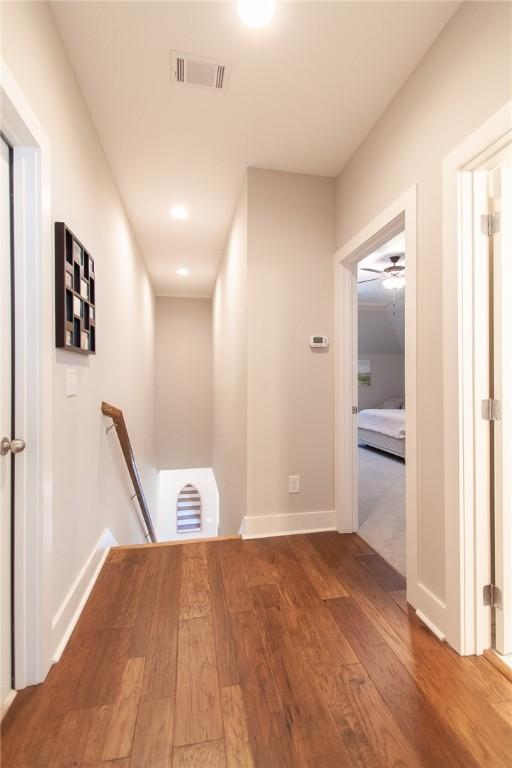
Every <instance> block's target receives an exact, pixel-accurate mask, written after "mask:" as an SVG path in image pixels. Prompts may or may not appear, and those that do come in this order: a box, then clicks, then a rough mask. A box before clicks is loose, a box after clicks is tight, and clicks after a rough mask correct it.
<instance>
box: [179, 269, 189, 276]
mask: <svg viewBox="0 0 512 768" xmlns="http://www.w3.org/2000/svg"><path fill="white" fill-rule="evenodd" d="M176 274H177V275H179V276H180V277H186V276H187V275H190V272H189V271H188V269H185V267H180V268H179V269H177V270H176Z"/></svg>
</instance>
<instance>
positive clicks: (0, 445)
mask: <svg viewBox="0 0 512 768" xmlns="http://www.w3.org/2000/svg"><path fill="white" fill-rule="evenodd" d="M25 448H26V445H25V441H24V440H18V439H14V440H9V438H8V437H2V441H1V442H0V455H1V456H6V455H7V454H8V453H21V452H22V451H24V450H25Z"/></svg>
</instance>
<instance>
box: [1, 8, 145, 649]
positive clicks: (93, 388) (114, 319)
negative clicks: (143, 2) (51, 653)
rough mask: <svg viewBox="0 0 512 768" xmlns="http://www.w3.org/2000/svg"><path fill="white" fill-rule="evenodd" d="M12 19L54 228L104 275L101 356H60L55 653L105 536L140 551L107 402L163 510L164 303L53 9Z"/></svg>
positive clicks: (5, 44) (12, 45) (15, 68)
mask: <svg viewBox="0 0 512 768" xmlns="http://www.w3.org/2000/svg"><path fill="white" fill-rule="evenodd" d="M2 15H3V19H2V22H3V24H2V56H3V57H4V59H5V62H6V64H7V66H8V67H9V69H10V71H11V73H12V74H13V76H14V78H15V79H16V81H17V83H18V86H19V87H20V89H21V90H22V92H23V93H24V95H25V98H26V99H27V101H28V103H29V104H30V107H31V109H32V110H33V112H34V113H35V115H36V117H37V119H38V120H39V122H40V123H41V125H42V127H43V129H44V131H45V132H46V134H47V136H48V138H49V142H50V150H51V185H52V187H51V218H52V222H53V221H64V222H66V224H68V225H69V227H70V228H71V229H72V230H73V232H75V233H76V235H77V236H78V237H79V238H80V240H82V242H83V243H84V244H85V245H86V247H87V248H88V249H89V251H90V253H91V254H92V256H93V257H94V258H95V265H96V273H97V355H96V356H90V357H85V356H82V355H78V354H76V353H69V352H64V351H62V350H54V369H53V380H54V392H53V417H54V424H53V429H54V431H53V519H52V521H51V529H52V531H53V534H52V563H53V568H52V571H51V573H48V574H47V578H48V579H49V580H50V581H51V585H52V586H51V602H52V606H51V610H52V614H53V619H54V626H53V627H52V628H50V627H49V628H48V632H49V633H50V635H49V636H50V640H49V643H48V645H49V646H50V647H52V648H53V649H56V648H57V647H58V646H59V644H60V642H61V641H62V639H63V637H64V636H65V632H66V630H67V628H68V625H69V621H70V620H71V618H72V616H73V614H74V612H75V611H76V608H77V607H78V605H79V601H80V598H81V597H82V595H83V590H84V588H85V587H86V585H87V580H88V579H89V577H90V576H91V569H90V566H91V563H93V564H94V562H95V560H94V552H95V549H96V547H97V546H98V543H99V542H100V541H102V536H103V533H104V531H105V529H110V530H111V531H112V532H113V535H114V536H115V538H116V539H117V541H119V542H136V541H141V540H142V535H141V529H140V525H139V522H138V520H137V517H136V514H135V511H134V508H133V507H132V505H131V502H130V493H131V491H130V486H129V481H128V477H127V472H126V469H125V467H124V466H123V463H122V460H121V456H120V450H119V447H118V445H117V443H116V437H115V432H110V433H109V435H108V436H107V435H106V434H105V425H106V423H107V420H106V419H105V418H104V417H103V416H102V414H101V412H100V405H101V401H102V400H106V401H108V402H110V403H112V404H114V405H116V406H119V407H120V408H122V409H123V411H124V414H125V418H126V421H127V425H128V429H129V432H130V437H131V440H132V445H133V448H134V452H135V455H136V459H137V462H138V465H139V470H140V474H141V477H142V480H143V483H144V487H145V491H146V494H147V497H148V501H149V504H150V506H151V507H153V506H154V502H155V500H156V472H155V469H154V465H155V450H154V414H153V395H154V391H153V384H154V296H153V290H152V287H151V284H150V282H149V279H148V275H147V272H146V269H145V266H144V264H143V262H142V260H141V258H140V255H139V252H138V248H137V244H136V242H135V240H134V237H133V235H132V232H131V230H130V226H129V224H128V221H127V218H126V215H125V211H124V208H123V205H122V203H121V200H120V198H119V194H118V191H117V188H116V185H115V183H114V181H113V179H112V175H111V173H110V169H109V166H108V163H107V160H106V158H105V156H104V154H103V151H102V148H101V146H100V143H99V141H98V137H97V135H96V132H95V129H94V127H93V125H92V122H91V120H90V118H89V114H88V112H87V110H86V107H85V105H84V101H83V99H82V95H81V93H80V90H79V88H78V85H77V82H76V80H75V78H74V75H73V72H72V70H71V68H70V65H69V62H68V59H67V57H66V54H65V52H64V49H63V46H62V42H61V40H60V37H59V35H58V33H57V29H56V26H55V24H54V21H53V17H52V14H51V11H50V8H49V6H48V5H47V4H45V3H4V4H3V6H2ZM35 330H37V329H35ZM68 368H75V370H76V372H77V377H78V395H77V396H76V397H72V398H68V397H66V370H67V369H68ZM28 450H30V448H28ZM91 556H93V559H92V560H91V559H90V558H91ZM83 569H84V570H83Z"/></svg>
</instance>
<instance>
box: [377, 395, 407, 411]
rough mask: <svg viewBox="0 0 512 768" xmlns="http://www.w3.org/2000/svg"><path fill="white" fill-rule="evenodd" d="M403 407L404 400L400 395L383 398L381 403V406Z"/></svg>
mask: <svg viewBox="0 0 512 768" xmlns="http://www.w3.org/2000/svg"><path fill="white" fill-rule="evenodd" d="M403 407H404V400H403V398H402V397H391V398H389V400H384V402H383V403H382V405H381V408H399V409H401V408H403Z"/></svg>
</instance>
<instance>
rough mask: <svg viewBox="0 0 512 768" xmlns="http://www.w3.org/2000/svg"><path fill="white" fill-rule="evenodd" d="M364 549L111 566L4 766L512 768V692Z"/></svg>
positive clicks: (277, 547)
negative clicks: (421, 612)
mask: <svg viewBox="0 0 512 768" xmlns="http://www.w3.org/2000/svg"><path fill="white" fill-rule="evenodd" d="M404 594H405V593H404V581H403V579H402V577H401V576H400V575H399V574H397V573H396V572H395V571H393V570H392V569H391V568H390V567H389V566H388V565H387V564H386V563H385V562H384V561H383V560H382V559H381V558H380V556H379V555H376V554H375V553H374V552H373V551H372V550H371V549H370V548H369V547H368V546H367V545H366V544H364V542H363V541H362V540H361V539H359V538H358V537H357V536H355V535H339V534H337V533H334V532H333V533H318V534H312V535H308V536H301V535H299V536H293V537H277V538H271V539H254V540H246V541H241V540H238V539H232V540H219V541H214V542H201V543H198V544H194V543H190V544H182V545H171V546H156V547H141V548H137V547H135V548H125V549H122V548H119V549H114V550H112V551H111V553H110V555H109V558H108V560H107V563H106V564H105V566H104V568H103V570H102V572H101V574H100V577H99V579H98V581H97V583H96V586H95V588H94V590H93V593H92V595H91V597H90V599H89V601H88V603H87V605H86V607H85V609H84V612H83V614H82V616H81V618H80V621H79V624H78V626H77V627H76V629H75V632H74V634H73V635H72V637H71V640H70V642H69V644H68V646H67V648H66V650H65V653H64V655H63V657H62V659H61V660H60V662H59V663H58V664H56V665H55V666H54V667H53V668H52V670H51V672H50V675H49V677H48V679H47V680H46V682H45V683H44V684H43V685H41V686H37V687H32V688H27V689H26V690H23V691H20V692H19V693H18V696H17V697H16V700H15V702H14V704H13V705H12V707H11V709H10V710H9V712H8V714H7V716H6V717H5V719H4V721H3V723H2V766H3V768H11V767H13V766H23V768H32V767H33V766H40V767H42V766H52V767H53V768H57V767H59V768H63V767H64V766H66V767H67V766H82V767H84V768H85V766H89V767H94V768H99V766H103V768H105V767H106V766H109V768H128V767H130V768H143V767H144V768H167V767H171V766H172V768H186V767H190V768H199V767H200V766H211V767H212V768H213V767H214V768H220V767H221V766H227V768H235V767H237V768H251V766H254V767H257V768H283V767H284V766H289V767H290V768H292V767H293V768H297V767H298V766H309V767H310V768H329V767H331V766H332V768H334V767H336V768H338V767H339V766H358V767H360V768H387V767H388V766H404V767H405V766H406V767H407V768H411V767H412V766H432V768H434V767H435V768H441V766H442V768H452V767H453V766H461V768H462V767H464V768H470V767H471V766H486V768H491V767H492V766H506V765H509V764H510V760H509V758H510V743H511V739H512V683H509V682H508V681H507V680H506V679H505V678H504V677H503V676H502V675H501V674H500V673H499V672H498V671H497V670H495V669H494V668H493V667H491V666H490V665H489V664H488V663H487V661H486V660H484V659H483V658H481V657H480V658H477V657H472V658H461V657H459V656H457V655H456V654H455V653H454V652H453V651H451V650H450V649H449V648H448V647H447V646H446V645H444V644H442V643H440V642H439V641H438V640H437V639H436V638H435V637H434V636H433V635H432V634H431V633H430V632H429V631H428V630H427V629H426V628H425V627H424V626H423V625H422V624H421V623H420V622H419V621H418V619H417V618H416V616H415V614H414V612H413V611H412V610H408V609H407V607H406V604H405V599H404Z"/></svg>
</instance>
